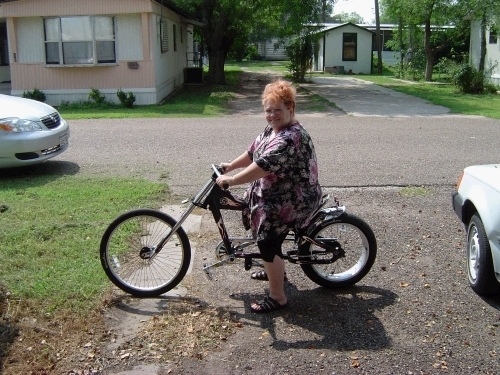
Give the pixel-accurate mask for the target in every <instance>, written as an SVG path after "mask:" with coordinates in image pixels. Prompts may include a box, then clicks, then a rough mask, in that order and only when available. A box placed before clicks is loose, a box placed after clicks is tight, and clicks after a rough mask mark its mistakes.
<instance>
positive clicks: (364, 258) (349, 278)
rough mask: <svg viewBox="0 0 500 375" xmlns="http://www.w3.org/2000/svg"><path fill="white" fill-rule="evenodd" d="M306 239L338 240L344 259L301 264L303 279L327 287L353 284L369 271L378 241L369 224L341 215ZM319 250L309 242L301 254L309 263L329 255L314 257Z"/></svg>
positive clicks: (342, 286)
mask: <svg viewBox="0 0 500 375" xmlns="http://www.w3.org/2000/svg"><path fill="white" fill-rule="evenodd" d="M309 237H311V238H312V239H314V240H316V241H318V242H322V241H326V242H328V241H332V240H335V241H337V242H338V243H339V244H340V246H341V247H342V249H343V250H344V252H345V254H344V257H342V258H340V259H338V260H336V261H335V262H333V263H329V264H301V267H302V270H303V271H304V273H305V274H306V276H307V277H308V278H309V279H311V280H312V281H314V282H315V283H316V284H318V285H321V286H324V287H328V288H345V287H349V286H352V285H354V284H356V283H357V282H358V281H360V280H361V279H362V278H363V277H365V276H366V274H367V273H368V272H369V271H370V269H371V268H372V266H373V263H374V262H375V257H376V256H377V241H376V239H375V234H374V233H373V231H372V229H371V228H370V227H369V226H368V224H367V223H366V222H365V221H363V220H362V219H360V218H359V217H357V216H355V215H352V214H347V213H344V214H343V215H342V216H341V217H340V220H339V219H338V218H337V219H335V220H329V221H325V222H323V223H321V224H320V225H319V226H318V227H316V228H314V229H313V230H312V232H311V233H310V235H309ZM321 251H322V249H321V248H319V247H318V246H316V245H314V244H312V243H309V244H308V245H307V246H305V247H304V248H302V249H301V255H302V256H304V255H310V259H311V261H314V260H319V261H320V260H323V259H328V258H330V257H331V254H329V253H326V254H324V255H314V254H315V253H321Z"/></svg>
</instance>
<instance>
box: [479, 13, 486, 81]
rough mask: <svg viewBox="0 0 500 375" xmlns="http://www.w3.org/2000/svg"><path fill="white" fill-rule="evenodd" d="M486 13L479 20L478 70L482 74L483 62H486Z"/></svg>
mask: <svg viewBox="0 0 500 375" xmlns="http://www.w3.org/2000/svg"><path fill="white" fill-rule="evenodd" d="M486 22H487V21H486V13H485V12H484V13H483V16H482V18H481V45H480V46H481V47H480V51H479V67H478V70H479V71H480V72H482V73H484V62H485V60H486Z"/></svg>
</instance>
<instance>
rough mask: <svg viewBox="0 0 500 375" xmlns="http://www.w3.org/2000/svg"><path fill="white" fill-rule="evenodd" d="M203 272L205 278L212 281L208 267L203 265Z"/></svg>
mask: <svg viewBox="0 0 500 375" xmlns="http://www.w3.org/2000/svg"><path fill="white" fill-rule="evenodd" d="M203 271H205V276H206V277H207V279H208V280H210V281H212V280H213V277H212V272H210V266H209V265H208V264H204V265H203Z"/></svg>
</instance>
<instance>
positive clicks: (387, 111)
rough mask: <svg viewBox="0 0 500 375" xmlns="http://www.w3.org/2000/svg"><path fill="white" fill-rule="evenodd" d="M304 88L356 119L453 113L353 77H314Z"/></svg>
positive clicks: (422, 100)
mask: <svg viewBox="0 0 500 375" xmlns="http://www.w3.org/2000/svg"><path fill="white" fill-rule="evenodd" d="M312 81H313V82H314V83H313V84H301V86H303V87H305V88H307V89H308V90H310V91H312V92H314V93H315V94H317V95H320V96H322V97H324V98H326V99H328V100H330V101H331V102H334V103H335V104H336V105H337V106H338V107H339V108H341V109H342V110H344V111H345V112H346V113H347V114H348V115H352V116H378V117H408V116H412V117H415V116H417V117H428V116H442V115H447V114H449V113H450V110H449V109H448V108H445V107H442V106H438V105H434V104H431V103H429V102H428V101H426V100H424V99H420V98H417V97H415V96H410V95H406V94H403V93H400V92H397V91H394V90H390V89H386V88H384V87H381V86H378V85H375V84H373V83H371V82H369V81H364V80H362V79H357V78H353V77H338V76H337V77H334V76H332V77H320V78H318V77H314V78H313V79H312Z"/></svg>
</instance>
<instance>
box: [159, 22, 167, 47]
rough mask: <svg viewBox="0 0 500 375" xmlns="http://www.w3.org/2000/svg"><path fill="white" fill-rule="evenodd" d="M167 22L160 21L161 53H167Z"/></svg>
mask: <svg viewBox="0 0 500 375" xmlns="http://www.w3.org/2000/svg"><path fill="white" fill-rule="evenodd" d="M167 26H168V25H167V20H165V19H161V21H160V27H161V29H160V33H161V52H162V53H164V52H167V51H168V27H167Z"/></svg>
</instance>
